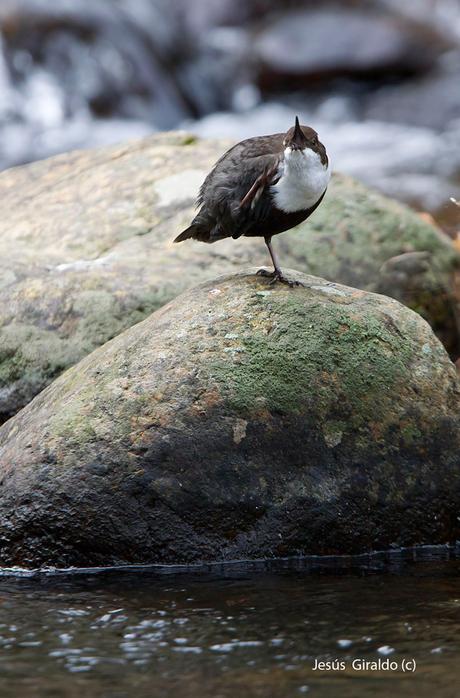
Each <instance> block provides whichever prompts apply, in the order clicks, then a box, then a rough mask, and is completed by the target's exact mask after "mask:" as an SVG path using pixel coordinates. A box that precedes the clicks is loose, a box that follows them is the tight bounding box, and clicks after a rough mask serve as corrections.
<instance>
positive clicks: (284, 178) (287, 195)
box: [174, 117, 330, 286]
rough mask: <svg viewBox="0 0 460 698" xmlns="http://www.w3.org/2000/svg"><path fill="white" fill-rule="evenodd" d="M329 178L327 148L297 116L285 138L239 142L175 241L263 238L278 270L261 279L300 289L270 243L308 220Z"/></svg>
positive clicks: (216, 168)
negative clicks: (283, 267) (270, 279)
mask: <svg viewBox="0 0 460 698" xmlns="http://www.w3.org/2000/svg"><path fill="white" fill-rule="evenodd" d="M329 179H330V167H329V160H328V157H327V154H326V148H325V147H324V145H323V144H322V143H321V142H320V141H319V140H318V134H317V133H316V131H314V130H313V129H312V128H310V127H309V126H301V125H300V123H299V119H298V117H296V120H295V125H294V126H293V127H292V128H290V129H289V131H288V132H287V133H274V134H273V135H271V136H258V137H256V138H248V139H247V140H244V141H241V142H240V143H237V144H236V145H234V146H233V148H230V150H228V151H227V152H226V153H225V154H224V155H223V156H222V157H221V158H220V160H218V162H217V163H216V165H215V166H214V169H212V170H211V172H210V173H209V174H208V176H207V177H206V179H205V181H204V182H203V184H202V186H201V189H200V194H199V197H198V202H197V206H199V207H200V210H199V212H198V213H197V215H196V216H195V218H194V219H193V221H192V223H191V225H190V226H189V227H188V228H187V229H186V230H184V231H183V232H182V233H181V234H180V235H178V236H177V238H176V239H175V240H174V242H182V241H183V240H188V239H189V238H192V239H193V240H200V241H201V242H216V241H217V240H222V239H223V238H228V237H232V238H234V239H235V240H236V239H237V238H239V237H241V236H242V235H246V236H248V237H263V238H265V243H266V245H267V247H268V251H269V252H270V257H271V258H272V262H273V266H274V270H273V272H267V271H266V270H265V269H260V270H259V272H258V273H259V274H262V275H264V276H271V277H273V279H272V283H274V282H275V281H283V282H285V283H288V284H290V285H291V286H292V285H296V284H297V282H294V281H289V279H287V278H286V277H285V276H283V274H282V272H281V269H280V266H279V264H278V261H277V258H276V255H275V252H274V250H273V247H272V244H271V239H272V237H273V235H278V233H282V232H284V231H285V230H289V229H290V228H293V227H294V226H296V225H298V224H299V223H301V222H302V221H304V220H305V219H306V218H308V217H309V216H310V215H311V214H312V213H313V211H314V210H315V209H316V208H317V207H318V206H319V204H320V203H321V201H322V199H323V197H324V194H325V193H326V189H327V185H328V183H329Z"/></svg>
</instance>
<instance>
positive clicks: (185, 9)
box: [0, 0, 460, 236]
mask: <svg viewBox="0 0 460 698" xmlns="http://www.w3.org/2000/svg"><path fill="white" fill-rule="evenodd" d="M365 4H366V5H367V6H369V7H373V8H374V10H376V11H377V10H378V11H379V17H380V19H378V18H377V19H375V20H373V21H372V22H371V23H370V25H369V26H370V27H371V29H370V31H371V39H370V40H369V41H368V42H367V44H366V45H367V50H366V51H364V55H363V56H361V58H362V60H363V64H362V65H361V64H360V66H358V68H360V69H359V70H356V69H354V68H353V65H354V63H353V54H354V51H350V42H351V41H352V39H353V37H355V36H359V32H358V34H356V32H357V31H358V28H359V27H358V28H357V27H356V22H358V24H359V23H360V22H361V21H362V19H363V18H360V17H359V16H356V7H357V6H358V5H359V3H355V2H353V0H349V1H347V2H344V3H339V5H341V6H342V5H343V8H342V9H343V14H340V16H339V19H335V20H334V17H333V16H332V18H331V15H330V9H328V8H330V5H331V3H330V2H328V1H327V0H321V1H320V2H312V1H311V0H289V2H286V3H281V4H280V3H277V2H276V1H275V0H249V1H248V0H246V1H245V2H243V0H212V2H211V1H210V0H99V2H97V3H94V2H91V0H60V1H59V2H58V3H56V2H55V0H3V2H2V3H0V169H5V168H8V167H11V166H12V165H17V164H22V163H26V162H29V161H32V160H36V159H40V158H44V157H48V156H50V155H53V154H55V153H59V152H63V151H66V150H71V149H73V148H80V147H85V148H88V147H94V146H97V145H104V144H108V143H114V142H119V141H123V140H126V139H129V138H136V137H142V136H145V135H147V134H149V133H152V132H154V131H158V130H165V129H171V128H188V129H189V130H191V131H193V132H195V133H197V134H199V135H202V136H218V137H223V136H230V137H232V138H235V139H241V138H244V137H246V136H253V135H257V134H262V133H270V132H271V133H273V132H278V131H285V130H286V128H287V126H288V125H289V124H290V123H291V122H292V121H293V115H294V114H295V113H297V114H299V115H300V116H301V117H302V119H303V121H304V122H305V123H309V124H311V125H313V126H314V127H315V128H316V129H317V130H318V131H319V133H320V135H321V137H322V139H323V140H324V142H325V143H326V144H327V147H328V152H329V153H330V155H331V157H332V163H333V166H334V168H336V169H338V170H342V171H344V172H347V173H350V174H352V175H354V176H356V177H358V178H359V179H361V180H362V181H364V182H366V183H368V184H370V185H371V186H374V187H376V188H377V189H379V190H380V191H382V192H384V193H386V194H389V195H390V196H395V197H396V198H399V199H401V200H403V201H405V202H407V203H409V204H410V205H413V206H415V207H416V208H417V209H420V210H422V211H428V212H430V213H431V214H432V215H433V216H434V217H435V219H436V220H437V221H438V222H439V223H440V224H441V225H442V226H443V227H444V229H445V230H446V231H447V232H449V233H450V234H452V235H453V236H456V234H457V232H458V230H459V227H460V216H459V212H458V210H457V209H456V208H455V207H453V206H451V204H450V203H449V199H450V197H451V196H454V197H456V198H460V98H459V94H460V93H459V90H458V74H459V70H460V6H459V3H458V0H411V2H410V3H401V2H400V1H399V0H372V1H370V2H369V3H365ZM281 6H282V7H281ZM335 6H336V7H338V5H335ZM312 7H316V8H317V9H318V12H319V15H320V19H321V18H322V20H321V22H320V24H319V29H321V27H322V29H321V31H320V34H319V35H318V36H316V43H314V42H308V41H307V42H304V41H303V40H302V37H303V36H304V35H307V36H308V31H309V27H310V22H311V21H312V19H311V16H310V15H308V13H307V15H308V16H307V15H305V14H302V13H301V14H300V15H299V17H300V20H299V22H297V19H295V20H294V22H293V21H292V18H291V20H289V17H290V16H291V14H290V13H291V11H292V10H295V9H296V8H297V10H299V11H300V10H302V9H303V10H305V9H307V10H308V9H309V8H310V10H311V8H312ZM369 7H368V9H369ZM337 11H338V10H336V12H337ZM401 12H402V13H403V14H404V15H407V16H408V17H411V18H412V19H416V20H417V21H418V22H420V23H421V25H423V26H424V29H420V28H419V29H418V30H417V31H416V32H415V40H416V45H417V46H418V49H417V50H416V51H415V53H414V51H413V47H412V43H411V41H412V40H410V41H409V40H408V38H407V37H406V34H405V32H404V31H403V32H402V33H398V32H397V33H396V34H393V32H392V31H390V33H389V35H388V36H387V34H386V33H385V32H386V31H387V30H388V21H390V24H391V23H392V22H393V23H396V24H397V25H398V26H399V24H401V22H400V20H399V19H398V17H399V14H400V13H401ZM358 15H359V12H358ZM365 15H366V12H364V11H363V17H364V16H365ZM342 16H343V18H344V21H345V25H346V26H344V24H343V22H342V19H341V18H342ZM296 17H297V15H296ZM315 17H316V20H318V17H317V15H315ZM347 18H348V20H347ZM388 18H390V19H388ZM286 22H287V23H288V28H287V29H286ZM289 26H290V27H291V29H290V30H289ZM315 26H316V25H315ZM267 27H268V29H267ZM283 27H284V29H283ZM292 27H294V29H296V27H298V32H297V33H296V32H294V34H295V36H297V37H298V39H297V42H294V46H293V45H292ZM432 30H435V31H436V32H437V35H439V38H440V39H441V37H442V41H443V42H444V41H445V42H446V46H445V47H444V48H443V49H442V50H441V48H440V47H439V48H438V49H436V50H435V49H434V46H433V45H432V44H437V40H433V41H431V39H429V38H427V36H426V35H425V32H427V31H428V33H429V32H431V31H432ZM267 31H268V34H267ZM318 31H319V30H318ZM382 32H383V34H382ZM361 33H363V32H362V31H361ZM365 33H366V34H367V32H365ZM429 35H430V36H431V34H429ZM264 36H265V39H264V38H263V37H264ZM344 36H345V37H348V39H347V40H345V39H344ZM261 37H262V38H261ZM299 37H300V40H299ZM372 37H373V38H372ZM382 37H383V38H382ZM267 41H268V43H269V46H272V49H273V47H275V48H274V49H273V50H270V51H269V52H268V53H269V59H270V56H271V55H272V54H273V55H272V58H273V59H274V65H275V67H276V66H278V67H279V65H284V64H285V59H286V57H289V56H291V58H292V56H295V57H297V59H299V60H300V59H302V56H303V54H304V52H306V56H304V59H305V61H306V66H304V64H303V60H304V59H302V60H300V72H299V73H297V70H293V72H292V73H291V74H290V75H287V76H286V78H282V79H281V78H280V77H279V75H278V77H276V74H275V75H274V74H272V72H270V71H271V68H270V65H268V66H265V63H264V60H265V59H264V55H265V53H266V52H265V53H264V51H262V53H260V51H261V48H260V47H261V46H262V48H263V46H264V45H266V42H267ZM343 42H344V43H343ZM365 43H366V42H365ZM358 44H360V42H358ZM312 45H314V46H316V49H315V51H316V52H317V53H318V55H317V56H316V59H317V60H318V61H319V64H320V67H321V70H319V75H317V76H316V77H314V76H313V77H314V79H310V78H309V77H308V75H309V72H308V66H310V69H311V64H312V61H313V64H315V65H316V63H315V60H314V59H315V56H312V55H310V53H311V50H312V49H311V48H309V47H311V46H312ZM353 46H354V44H353ZM340 47H342V48H340ZM404 47H405V48H404ZM411 47H412V48H411ZM374 49H375V50H374ZM361 50H362V47H361ZM337 51H338V53H337ZM341 51H345V53H344V55H342V53H341ZM388 51H389V53H390V56H393V61H394V62H395V65H394V66H393V69H392V70H388V71H386V70H382V65H381V61H382V60H383V59H384V58H385V56H386V55H387V52H388ZM265 58H266V56H265ZM376 59H377V63H376V65H375V61H376ZM343 61H345V63H347V61H351V66H350V71H349V72H350V74H349V75H348V74H347V75H345V76H344V75H339V76H336V77H335V79H333V80H331V79H329V78H330V76H329V77H328V69H327V68H328V66H330V65H333V66H336V68H337V65H338V66H339V67H340V65H342V63H343ZM379 61H380V62H379ZM268 62H269V63H270V60H269V61H268ZM288 62H289V61H288ZM390 63H391V61H390ZM392 65H393V64H392ZM372 66H374V68H377V70H376V71H373V70H372V69H371V68H372ZM379 66H380V68H379ZM398 66H399V67H398ZM271 67H272V68H273V66H271ZM355 68H356V66H355ZM363 68H364V73H365V75H366V77H365V79H364V78H363V75H362V74H361V72H362V71H361V69H363ZM267 70H268V72H267ZM302 70H306V74H305V75H303V73H302ZM394 71H396V72H395V73H394ZM412 71H415V72H414V74H412ZM288 72H289V71H288ZM339 72H340V71H339ZM345 72H346V71H345ZM275 73H276V70H275ZM310 77H311V76H310Z"/></svg>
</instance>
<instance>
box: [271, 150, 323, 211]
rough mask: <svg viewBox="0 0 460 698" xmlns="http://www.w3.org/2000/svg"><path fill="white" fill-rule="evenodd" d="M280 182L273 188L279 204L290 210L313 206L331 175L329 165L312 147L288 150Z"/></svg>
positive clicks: (276, 201) (274, 196) (281, 167)
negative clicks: (322, 160) (324, 163)
mask: <svg viewBox="0 0 460 698" xmlns="http://www.w3.org/2000/svg"><path fill="white" fill-rule="evenodd" d="M279 174H280V175H281V177H280V179H279V181H278V182H277V183H276V184H274V185H273V186H272V187H271V192H272V196H273V200H274V203H275V206H276V207H277V208H279V209H281V210H282V211H285V212H286V213H293V212H294V211H302V210H305V209H307V208H311V207H312V206H314V205H315V204H316V202H317V201H318V199H319V198H320V197H321V196H322V195H323V193H324V192H325V190H326V187H327V185H328V183H329V179H330V177H331V170H330V167H329V165H323V163H322V162H321V157H320V155H319V154H318V153H315V151H314V150H311V149H310V148H305V150H291V149H290V148H286V150H285V151H284V162H283V163H282V164H281V166H280V171H279Z"/></svg>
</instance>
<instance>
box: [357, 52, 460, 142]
mask: <svg viewBox="0 0 460 698" xmlns="http://www.w3.org/2000/svg"><path fill="white" fill-rule="evenodd" d="M459 70H460V61H457V65H456V67H455V70H449V71H445V72H440V71H438V73H435V74H433V75H429V76H425V77H423V78H420V79H418V80H416V81H413V82H410V83H407V84H405V85H404V86H402V85H399V86H398V87H396V86H395V85H392V86H386V87H383V88H381V89H380V90H378V91H377V92H376V93H374V94H372V96H370V97H369V99H368V100H367V102H368V104H367V107H366V108H365V110H364V114H365V116H366V118H368V119H378V120H380V121H389V122H396V123H400V124H410V125H411V126H422V127H427V128H431V129H438V130H444V129H445V128H446V125H447V124H452V127H454V126H455V123H457V126H458V122H459V120H460V90H459V89H458V76H459Z"/></svg>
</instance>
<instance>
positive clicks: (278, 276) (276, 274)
mask: <svg viewBox="0 0 460 698" xmlns="http://www.w3.org/2000/svg"><path fill="white" fill-rule="evenodd" d="M264 240H265V244H266V245H267V247H268V251H269V252H270V257H271V259H272V262H273V267H274V269H273V271H267V270H266V269H259V271H258V272H257V273H258V274H259V275H260V276H270V277H272V280H271V281H270V284H275V283H276V282H277V281H280V282H281V283H284V284H289V286H301V285H302V284H301V283H300V281H291V280H290V279H288V278H286V277H285V276H284V274H283V272H282V271H281V268H280V265H279V264H278V259H277V257H276V254H275V250H274V249H273V247H272V239H271V237H268V236H267V237H265V238H264Z"/></svg>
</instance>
